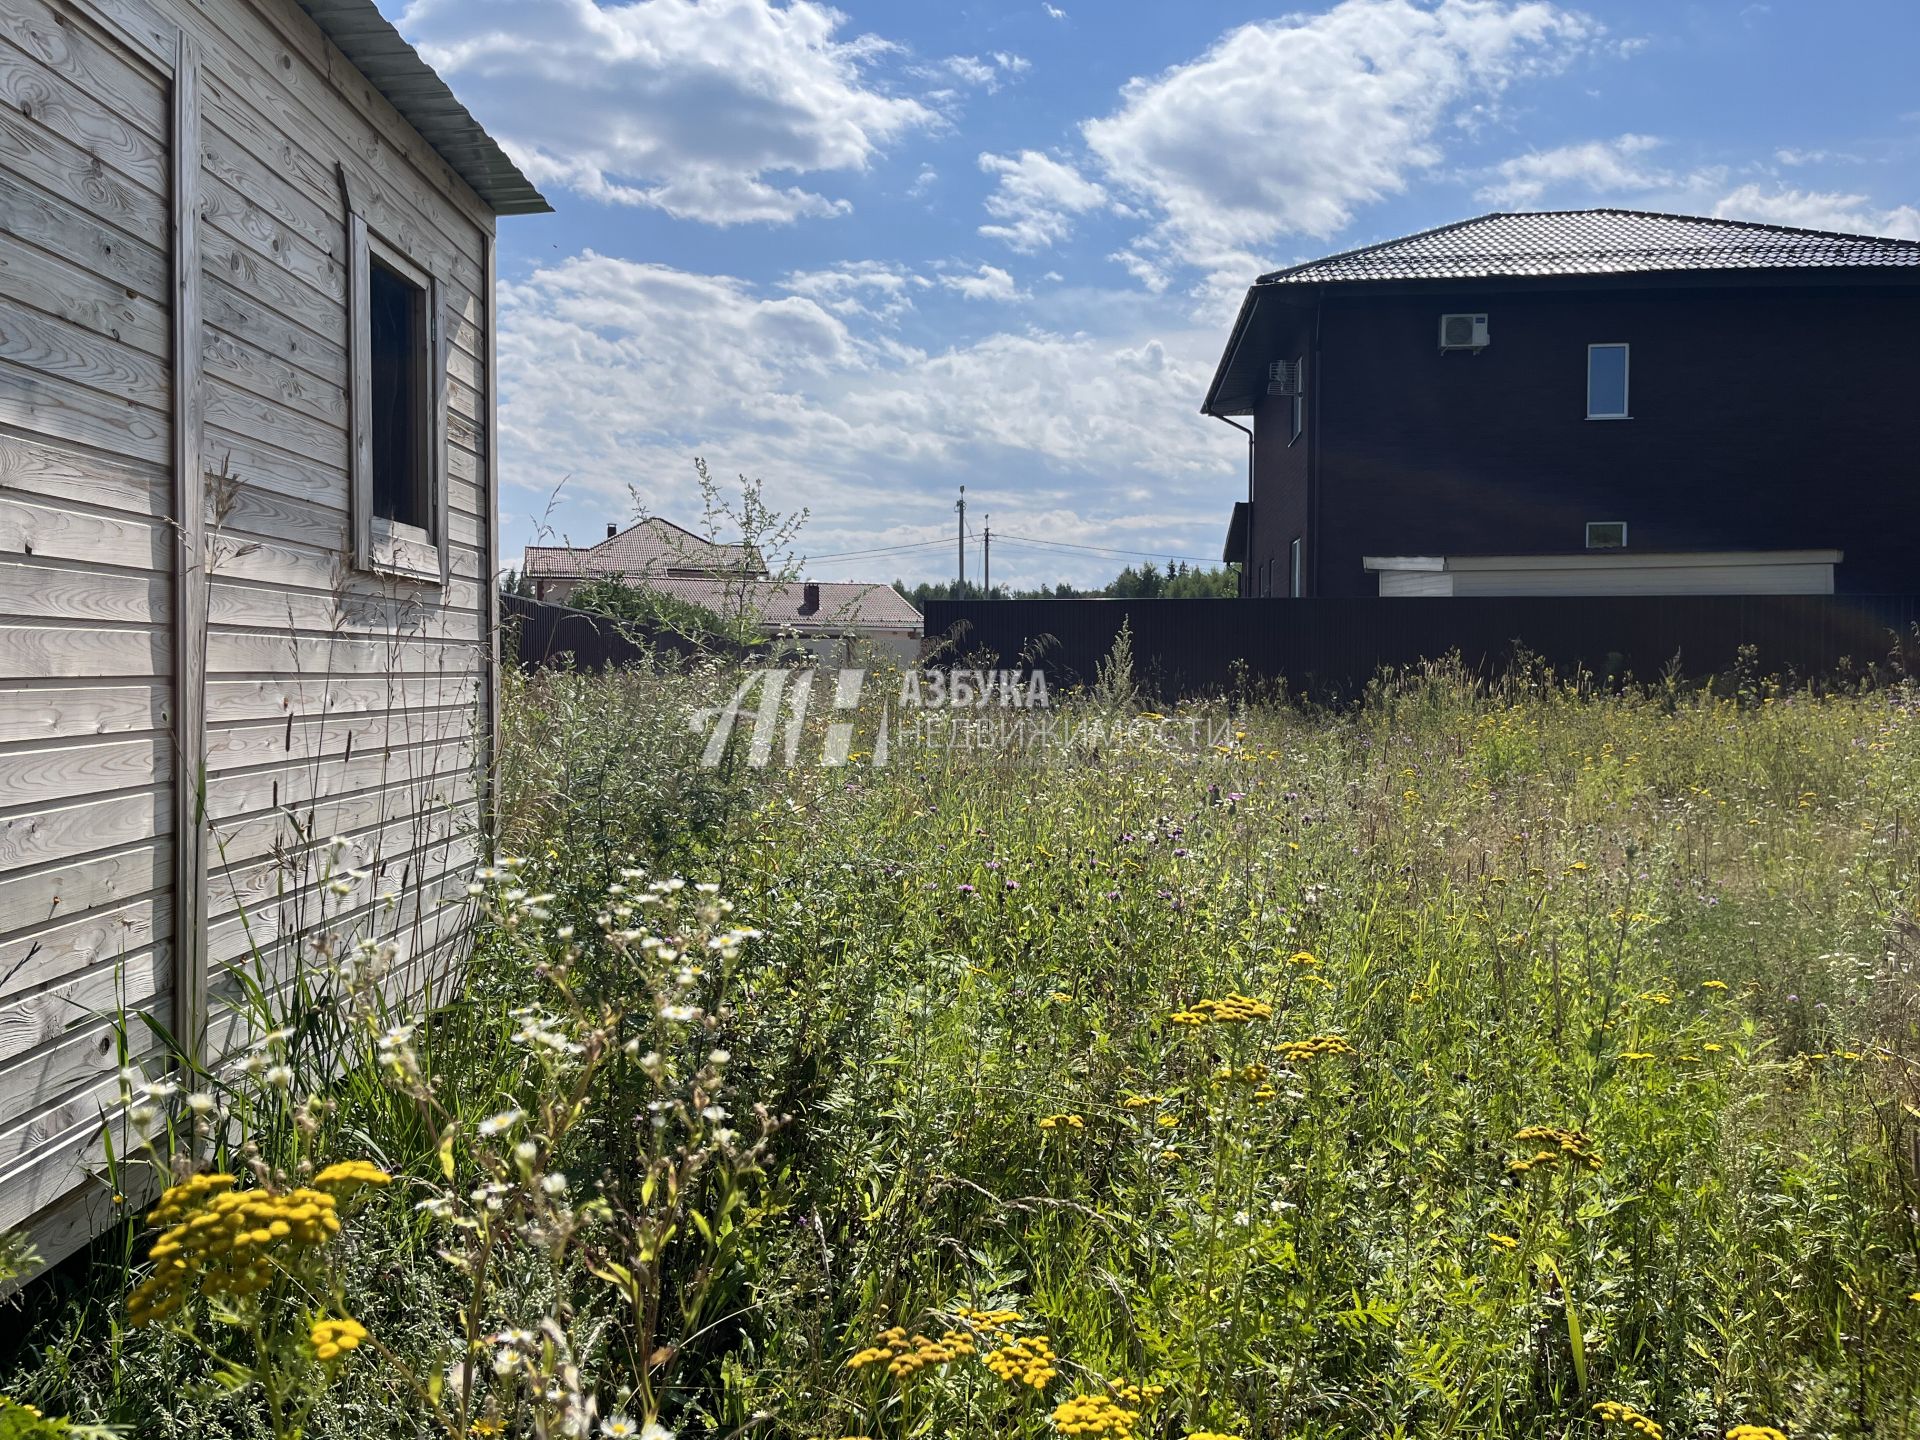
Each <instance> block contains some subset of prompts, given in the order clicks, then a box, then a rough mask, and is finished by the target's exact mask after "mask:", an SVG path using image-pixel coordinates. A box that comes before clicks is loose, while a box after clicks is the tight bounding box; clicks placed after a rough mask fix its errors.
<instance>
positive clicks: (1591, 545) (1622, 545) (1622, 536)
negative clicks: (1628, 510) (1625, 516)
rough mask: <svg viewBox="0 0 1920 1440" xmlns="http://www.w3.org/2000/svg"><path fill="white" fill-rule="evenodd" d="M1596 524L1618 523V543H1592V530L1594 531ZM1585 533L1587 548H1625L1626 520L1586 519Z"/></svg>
mask: <svg viewBox="0 0 1920 1440" xmlns="http://www.w3.org/2000/svg"><path fill="white" fill-rule="evenodd" d="M1597 525H1618V526H1619V527H1620V543H1619V544H1618V545H1596V544H1594V543H1593V531H1594V527H1595V526H1597ZM1586 533H1587V549H1589V550H1624V549H1626V548H1627V522H1626V521H1624V520H1589V521H1587V532H1586Z"/></svg>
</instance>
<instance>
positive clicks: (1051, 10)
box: [1040, 0, 1067, 20]
mask: <svg viewBox="0 0 1920 1440" xmlns="http://www.w3.org/2000/svg"><path fill="white" fill-rule="evenodd" d="M1040 8H1041V9H1042V10H1044V11H1046V12H1047V18H1048V19H1049V20H1064V19H1066V18H1067V12H1066V11H1064V10H1062V9H1061V8H1060V7H1059V6H1058V5H1049V4H1048V3H1047V0H1040Z"/></svg>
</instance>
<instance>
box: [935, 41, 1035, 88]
mask: <svg viewBox="0 0 1920 1440" xmlns="http://www.w3.org/2000/svg"><path fill="white" fill-rule="evenodd" d="M941 63H942V64H943V65H945V66H946V68H947V70H948V71H949V73H951V74H953V75H955V76H957V77H958V78H959V79H960V80H962V81H964V82H965V83H966V84H968V85H977V86H980V87H981V88H983V89H984V90H985V91H986V92H987V93H988V94H989V95H991V94H993V93H995V92H996V91H997V90H999V88H1000V84H1001V81H1002V80H1004V79H1005V78H1006V77H1007V76H1010V75H1019V74H1021V73H1023V72H1025V71H1027V70H1031V69H1032V68H1033V62H1032V61H1030V60H1028V59H1027V57H1026V56H1024V55H1014V54H1011V53H1009V52H1008V51H1005V50H996V51H994V52H993V54H992V55H990V56H988V57H987V58H986V59H985V60H982V59H981V58H980V57H979V56H978V55H949V56H948V57H947V58H946V59H945V60H944V61H942V62H941Z"/></svg>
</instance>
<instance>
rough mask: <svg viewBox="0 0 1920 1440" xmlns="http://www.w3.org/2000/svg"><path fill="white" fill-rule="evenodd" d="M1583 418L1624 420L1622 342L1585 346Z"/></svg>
mask: <svg viewBox="0 0 1920 1440" xmlns="http://www.w3.org/2000/svg"><path fill="white" fill-rule="evenodd" d="M1587 418H1588V419H1589V420H1626V419H1629V418H1630V417H1629V415H1628V413H1627V347H1626V346H1625V345H1622V344H1616V343H1609V344H1605V345H1589V346H1587Z"/></svg>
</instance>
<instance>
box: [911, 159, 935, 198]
mask: <svg viewBox="0 0 1920 1440" xmlns="http://www.w3.org/2000/svg"><path fill="white" fill-rule="evenodd" d="M939 178H940V172H939V171H938V170H936V169H934V168H933V166H931V165H922V166H921V167H920V173H919V174H918V175H916V176H914V177H913V183H912V184H911V185H909V186H908V187H907V194H909V195H911V196H912V197H913V198H914V199H916V200H918V199H919V198H920V197H921V196H922V195H924V194H926V193H927V192H928V191H929V190H931V189H932V188H933V182H934V181H936V180H938V179H939Z"/></svg>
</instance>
